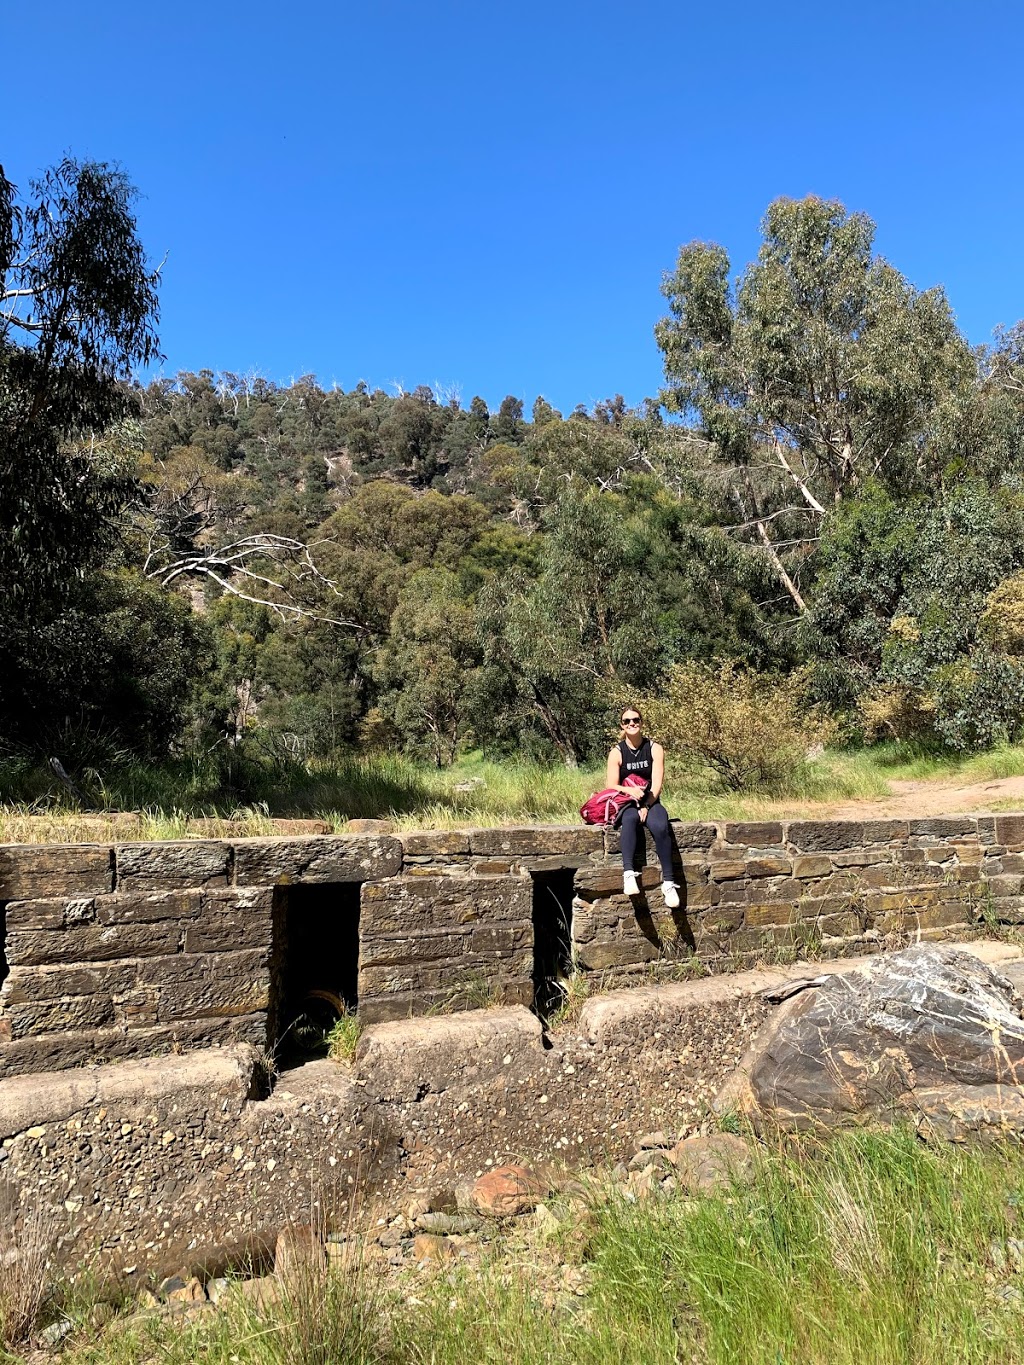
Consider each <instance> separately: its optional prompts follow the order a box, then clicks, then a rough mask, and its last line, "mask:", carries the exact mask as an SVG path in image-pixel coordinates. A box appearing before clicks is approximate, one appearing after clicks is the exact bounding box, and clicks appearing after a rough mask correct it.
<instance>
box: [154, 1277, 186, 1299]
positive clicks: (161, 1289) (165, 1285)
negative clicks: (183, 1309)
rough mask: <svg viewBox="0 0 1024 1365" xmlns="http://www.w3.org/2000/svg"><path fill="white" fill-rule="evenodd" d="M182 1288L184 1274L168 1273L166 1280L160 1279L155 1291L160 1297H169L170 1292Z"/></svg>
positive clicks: (173, 1292)
mask: <svg viewBox="0 0 1024 1365" xmlns="http://www.w3.org/2000/svg"><path fill="white" fill-rule="evenodd" d="M184 1288H185V1277H184V1275H169V1276H168V1277H167V1279H166V1280H161V1281H160V1284H159V1285H158V1286H157V1291H156V1292H157V1295H158V1296H159V1297H160V1298H161V1299H169V1298H170V1297H171V1295H172V1294H177V1293H178V1291H179V1290H181V1289H184Z"/></svg>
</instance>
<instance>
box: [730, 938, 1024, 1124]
mask: <svg viewBox="0 0 1024 1365" xmlns="http://www.w3.org/2000/svg"><path fill="white" fill-rule="evenodd" d="M1021 1003H1022V1002H1021V998H1020V996H1019V995H1018V994H1017V992H1016V990H1015V989H1014V987H1013V986H1012V985H1011V983H1010V982H1009V981H1008V980H1007V979H1006V978H1005V977H1003V976H1000V975H999V973H998V972H995V971H993V969H992V968H991V967H989V966H987V965H986V964H984V963H983V962H980V961H979V960H978V959H977V958H976V957H973V956H971V955H970V954H968V953H965V952H958V951H956V950H953V949H949V948H941V947H938V946H931V945H927V946H924V945H923V946H920V947H916V948H908V949H906V950H905V951H904V952H900V953H893V954H891V955H884V956H880V957H877V958H874V959H872V961H871V962H870V963H869V964H868V965H867V966H864V967H861V968H859V969H857V970H855V971H851V972H848V973H846V974H843V975H835V976H830V977H827V978H826V979H824V981H822V982H821V984H819V985H814V986H812V988H811V989H808V990H805V991H803V992H802V993H801V994H799V995H796V996H794V997H793V998H792V999H789V1000H787V1001H786V1002H785V1003H784V1004H783V1005H781V1006H780V1007H779V1010H778V1012H777V1013H776V1015H775V1017H774V1018H773V1019H772V1020H771V1022H770V1023H769V1024H768V1025H767V1027H766V1028H765V1029H763V1030H762V1032H761V1035H760V1036H759V1037H758V1039H757V1040H756V1042H755V1043H754V1045H753V1047H752V1048H751V1050H750V1052H749V1053H748V1054H747V1056H746V1058H745V1059H744V1061H743V1062H742V1063H741V1065H740V1067H739V1069H738V1071H737V1072H736V1073H735V1074H734V1075H733V1076H732V1077H731V1078H730V1080H729V1081H727V1082H726V1085H725V1086H724V1088H723V1089H722V1090H721V1091H720V1092H719V1094H718V1096H717V1097H716V1100H715V1108H716V1109H717V1110H718V1112H719V1113H722V1112H726V1111H730V1110H737V1111H739V1112H741V1113H744V1114H746V1115H748V1116H749V1117H750V1118H751V1119H752V1121H753V1122H754V1124H755V1126H759V1127H761V1126H766V1125H767V1126H778V1127H781V1128H790V1129H791V1128H807V1127H812V1126H816V1125H823V1126H827V1127H835V1126H839V1125H842V1124H850V1123H866V1122H871V1121H876V1120H882V1121H892V1120H893V1119H897V1118H902V1119H904V1120H905V1119H908V1118H909V1119H911V1120H913V1121H915V1122H917V1123H918V1124H919V1125H920V1126H921V1127H922V1128H923V1129H924V1130H925V1131H929V1130H930V1131H934V1132H937V1133H941V1134H945V1135H946V1136H949V1137H953V1138H957V1137H961V1136H964V1135H966V1134H967V1133H968V1132H971V1131H980V1130H986V1129H988V1130H991V1129H992V1128H995V1129H998V1130H1001V1131H1003V1132H1012V1133H1018V1134H1019V1133H1022V1132H1024V1088H1022V1085H1024V1019H1022V1016H1021Z"/></svg>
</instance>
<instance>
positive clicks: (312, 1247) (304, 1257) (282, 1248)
mask: <svg viewBox="0 0 1024 1365" xmlns="http://www.w3.org/2000/svg"><path fill="white" fill-rule="evenodd" d="M326 1269H327V1251H326V1249H325V1247H324V1243H323V1239H322V1238H321V1236H320V1234H319V1232H317V1230H316V1228H314V1227H313V1226H312V1225H311V1224H309V1223H299V1224H296V1225H295V1226H292V1227H286V1228H282V1229H281V1231H280V1232H279V1233H278V1235H277V1243H276V1245H275V1247H274V1273H275V1275H277V1276H278V1278H279V1279H282V1280H291V1281H294V1282H295V1283H296V1284H299V1285H301V1284H303V1283H308V1282H309V1281H310V1280H311V1279H314V1278H316V1277H318V1276H320V1275H322V1274H323V1273H324V1271H325V1270H326Z"/></svg>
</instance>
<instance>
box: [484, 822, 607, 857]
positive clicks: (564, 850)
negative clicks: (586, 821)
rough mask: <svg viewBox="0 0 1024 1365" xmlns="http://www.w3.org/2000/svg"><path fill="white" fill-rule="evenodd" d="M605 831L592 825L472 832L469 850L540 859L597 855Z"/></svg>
mask: <svg viewBox="0 0 1024 1365" xmlns="http://www.w3.org/2000/svg"><path fill="white" fill-rule="evenodd" d="M603 846H604V832H603V830H602V829H601V828H600V827H599V826H595V825H547V826H543V825H535V826H530V825H524V826H520V827H518V828H515V829H474V830H470V832H469V850H470V852H471V853H473V854H475V855H477V856H481V857H492V858H493V857H501V856H503V855H508V856H510V857H513V858H518V857H526V858H543V857H549V856H552V855H554V854H581V855H587V854H590V853H598V852H600V851H601V849H602V848H603Z"/></svg>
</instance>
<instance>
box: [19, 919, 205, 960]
mask: <svg viewBox="0 0 1024 1365" xmlns="http://www.w3.org/2000/svg"><path fill="white" fill-rule="evenodd" d="M180 939H181V926H180V925H179V924H177V923H175V922H173V921H161V922H160V923H159V924H111V925H98V924H86V925H81V926H79V927H77V928H75V929H65V930H63V931H62V932H60V933H55V932H53V931H52V930H48V929H21V930H17V931H15V932H13V933H12V932H10V931H9V932H8V934H7V961H8V962H9V963H10V964H11V965H12V966H18V965H20V966H26V967H37V966H43V965H45V964H47V963H59V962H74V963H85V962H110V961H113V960H115V959H117V958H122V957H160V956H163V955H166V954H168V953H176V952H177V951H178V946H179V942H180Z"/></svg>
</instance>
